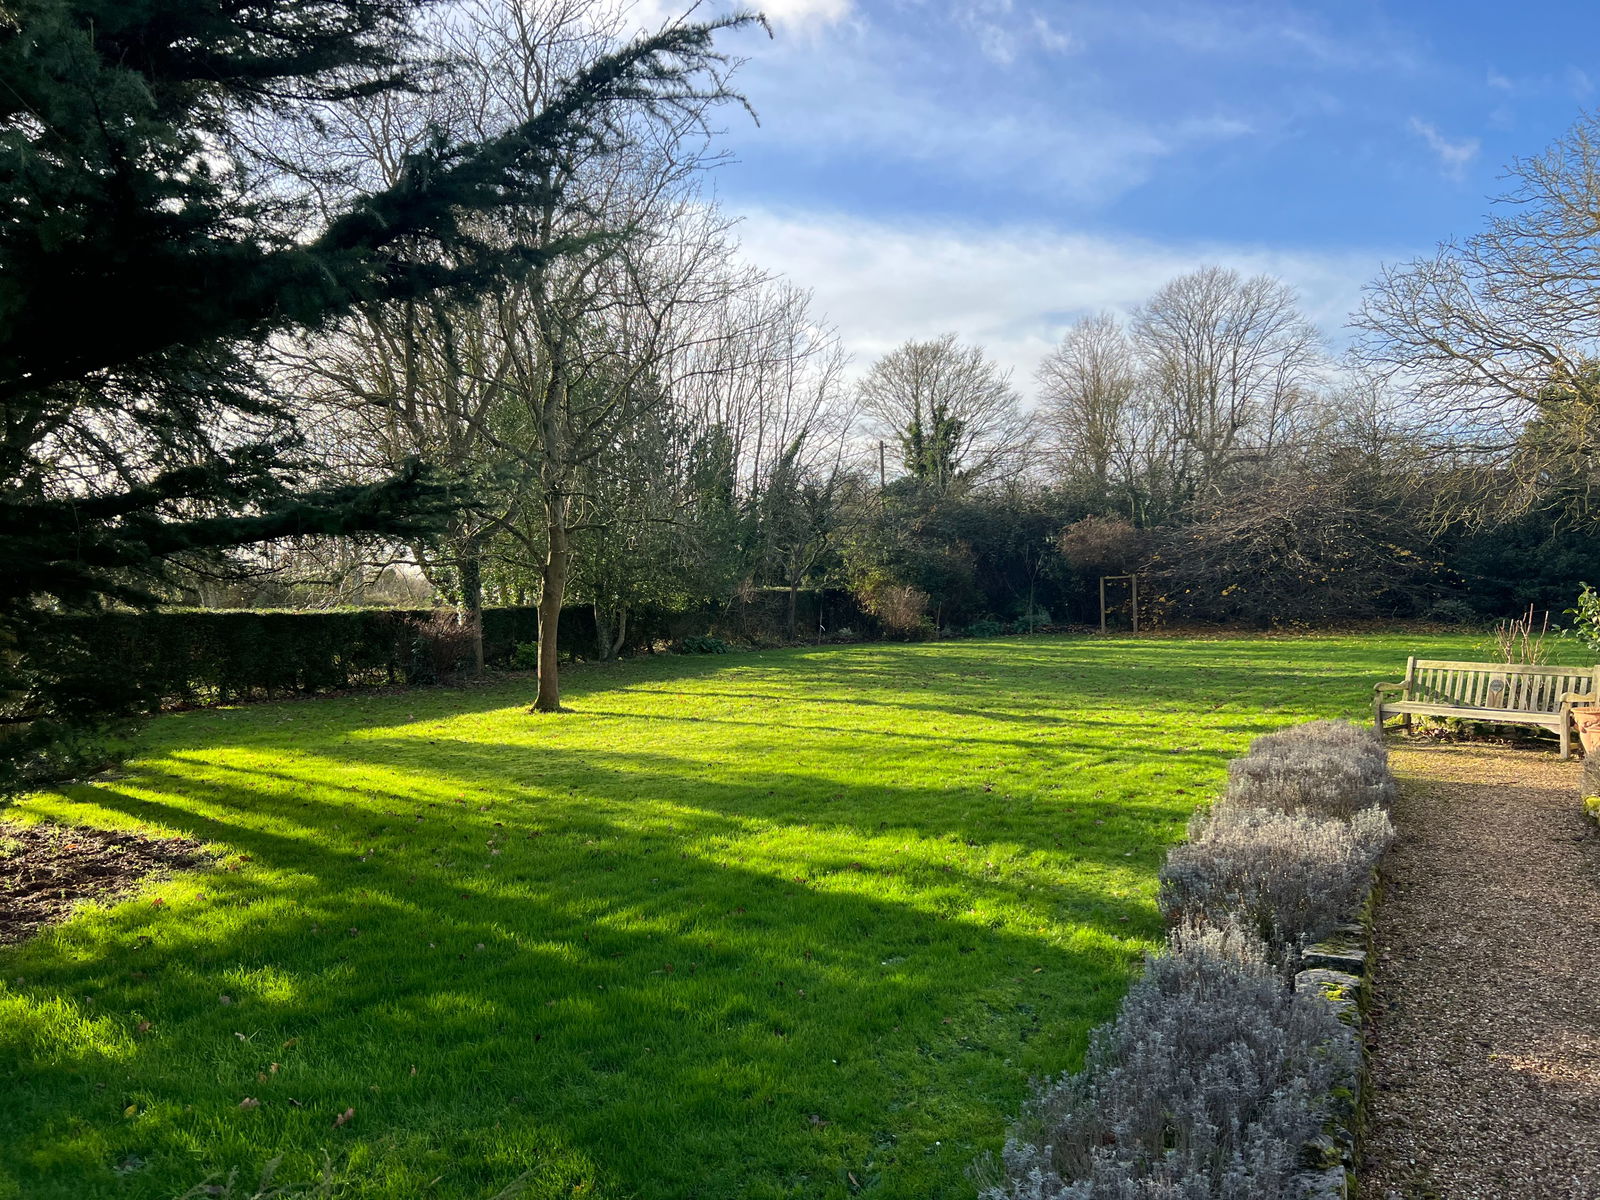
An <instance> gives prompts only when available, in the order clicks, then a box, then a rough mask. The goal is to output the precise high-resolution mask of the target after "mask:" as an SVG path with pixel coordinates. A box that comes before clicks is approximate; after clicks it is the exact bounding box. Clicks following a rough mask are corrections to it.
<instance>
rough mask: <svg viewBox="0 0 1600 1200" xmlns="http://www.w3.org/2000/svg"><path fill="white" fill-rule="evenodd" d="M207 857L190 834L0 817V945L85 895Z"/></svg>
mask: <svg viewBox="0 0 1600 1200" xmlns="http://www.w3.org/2000/svg"><path fill="white" fill-rule="evenodd" d="M206 860H207V855H206V854H205V852H204V851H203V850H202V849H201V846H200V843H199V842H197V841H194V840H192V839H190V838H151V837H145V836H143V835H142V834H137V833H127V832H121V833H110V832H106V831H104V830H99V829H82V828H76V827H73V826H67V825H48V824H39V825H13V824H9V823H6V822H0V945H6V944H8V943H12V942H20V941H23V940H24V939H26V938H30V937H32V936H33V935H34V934H36V933H38V932H39V930H41V929H43V928H44V927H45V926H46V925H50V924H53V923H54V922H56V921H62V920H65V919H66V918H67V917H68V916H69V915H71V913H72V910H73V909H74V908H76V907H77V906H78V905H79V904H81V903H83V902H84V901H85V900H110V899H115V898H116V897H117V896H119V895H121V894H123V893H125V892H127V891H129V890H131V889H132V888H133V887H134V886H136V885H137V884H138V883H139V882H140V881H141V880H143V879H144V878H146V877H147V876H149V875H153V874H158V873H159V874H164V873H166V872H169V871H173V870H179V869H182V868H184V867H192V866H196V865H198V864H200V863H202V862H205V861H206Z"/></svg>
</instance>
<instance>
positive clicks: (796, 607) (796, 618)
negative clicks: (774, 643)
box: [789, 579, 800, 642]
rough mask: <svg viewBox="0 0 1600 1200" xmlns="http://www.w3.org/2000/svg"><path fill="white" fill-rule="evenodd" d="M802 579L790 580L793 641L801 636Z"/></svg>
mask: <svg viewBox="0 0 1600 1200" xmlns="http://www.w3.org/2000/svg"><path fill="white" fill-rule="evenodd" d="M799 624H800V581H799V580H798V579H791V580H789V640H790V641H791V642H792V641H794V640H795V639H796V638H798V637H799V636H800V634H799V632H798V626H799Z"/></svg>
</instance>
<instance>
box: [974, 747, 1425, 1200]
mask: <svg viewBox="0 0 1600 1200" xmlns="http://www.w3.org/2000/svg"><path fill="white" fill-rule="evenodd" d="M1393 796H1394V780H1393V777H1392V776H1391V775H1390V774H1389V767H1388V756H1387V753H1386V751H1385V750H1384V747H1383V744H1382V742H1381V741H1380V740H1379V739H1378V738H1377V736H1376V735H1375V734H1374V733H1372V732H1371V731H1370V730H1367V729H1365V728H1362V727H1359V726H1356V725H1352V724H1350V723H1348V722H1344V721H1313V722H1310V723H1309V724H1306V725H1300V726H1296V727H1294V728H1291V729H1286V730H1283V731H1281V732H1279V733H1274V734H1269V735H1266V736H1264V737H1260V738H1257V739H1256V740H1255V742H1254V743H1253V744H1252V745H1251V747H1250V753H1249V754H1248V755H1247V756H1246V757H1244V758H1242V759H1239V760H1236V761H1235V762H1234V763H1232V764H1230V767H1229V777H1228V788H1227V792H1226V793H1225V795H1224V796H1223V798H1222V799H1221V800H1219V801H1218V802H1217V804H1216V805H1215V806H1214V807H1213V808H1212V809H1211V810H1210V811H1209V812H1205V813H1199V814H1196V816H1195V818H1194V819H1193V820H1192V821H1191V823H1190V829H1189V841H1188V842H1186V843H1184V844H1183V845H1179V846H1175V847H1173V849H1172V850H1171V851H1170V852H1169V854H1168V856H1167V862H1166V865H1165V866H1164V867H1163V868H1162V871H1161V880H1160V895H1159V903H1160V905H1161V909H1162V912H1163V913H1164V914H1165V915H1166V917H1167V919H1168V922H1169V924H1170V925H1171V927H1172V928H1171V933H1170V936H1169V939H1168V945H1167V949H1166V952H1165V953H1163V954H1160V955H1156V956H1153V957H1151V958H1149V959H1147V961H1146V964H1145V971H1144V974H1143V976H1142V977H1141V978H1140V979H1139V981H1138V982H1137V983H1135V984H1134V985H1133V987H1132V988H1130V989H1129V991H1128V995H1127V996H1126V998H1125V999H1124V1000H1123V1003H1122V1007H1121V1009H1120V1010H1119V1012H1118V1015H1117V1017H1116V1019H1115V1020H1114V1021H1112V1022H1111V1023H1110V1024H1108V1025H1104V1026H1102V1027H1101V1028H1100V1029H1098V1030H1097V1031H1096V1032H1095V1034H1094V1036H1093V1038H1092V1040H1091V1043H1090V1049H1089V1053H1088V1056H1087V1059H1086V1061H1085V1064H1084V1069H1083V1070H1082V1071H1080V1072H1078V1073H1076V1074H1071V1075H1065V1076H1061V1077H1059V1078H1057V1079H1053V1080H1045V1081H1043V1082H1040V1083H1037V1084H1035V1086H1034V1093H1033V1098H1032V1100H1031V1101H1030V1102H1029V1103H1028V1105H1027V1107H1026V1108H1025V1110H1024V1113H1023V1116H1022V1119H1021V1121H1020V1122H1019V1123H1018V1125H1017V1127H1016V1128H1015V1129H1014V1130H1013V1132H1012V1136H1011V1137H1010V1138H1009V1139H1008V1140H1007V1142H1006V1147H1005V1151H1004V1153H1003V1155H1002V1157H1001V1162H1000V1170H999V1171H998V1172H996V1171H994V1167H993V1163H992V1162H991V1163H990V1164H989V1166H988V1170H989V1172H990V1174H991V1175H994V1176H996V1178H994V1179H992V1180H990V1181H987V1183H986V1184H985V1185H984V1187H983V1192H982V1200H1291V1198H1293V1197H1297V1196H1298V1195H1299V1194H1300V1193H1299V1191H1298V1187H1299V1183H1298V1180H1297V1176H1296V1168H1297V1165H1298V1160H1299V1156H1300V1153H1301V1150H1302V1148H1303V1147H1304V1146H1305V1145H1306V1143H1308V1142H1309V1141H1311V1140H1312V1138H1314V1137H1315V1136H1316V1135H1317V1134H1318V1133H1320V1132H1321V1131H1322V1129H1323V1127H1324V1125H1325V1124H1326V1122H1327V1120H1328V1118H1329V1115H1330V1110H1331V1107H1332V1104H1333V1097H1334V1093H1335V1090H1336V1089H1338V1088H1341V1087H1344V1086H1347V1085H1348V1084H1349V1082H1350V1081H1351V1080H1353V1079H1354V1078H1355V1075H1356V1072H1357V1071H1358V1069H1359V1061H1358V1054H1357V1051H1356V1048H1355V1043H1354V1041H1353V1039H1352V1036H1351V1034H1350V1031H1349V1030H1348V1029H1346V1028H1345V1026H1344V1025H1343V1024H1341V1022H1340V1021H1339V1019H1338V1017H1337V1016H1336V1015H1335V1013H1334V1010H1333V1008H1332V1007H1331V1006H1330V1005H1329V1004H1328V1003H1327V1002H1326V1001H1325V1000H1324V999H1323V998H1322V997H1321V996H1319V995H1316V994H1311V993H1304V992H1296V991H1295V989H1294V988H1293V986H1292V982H1291V976H1292V972H1293V971H1294V969H1295V966H1296V964H1297V962H1298V959H1299V956H1300V953H1301V951H1302V950H1303V949H1304V948H1305V946H1306V945H1307V944H1309V943H1310V942H1312V941H1314V940H1316V939H1317V938H1318V937H1320V936H1322V935H1323V934H1325V933H1327V932H1328V931H1329V930H1330V929H1331V928H1332V927H1333V926H1334V925H1336V924H1338V923H1339V922H1340V921H1342V920H1344V919H1346V918H1348V917H1349V916H1351V915H1352V914H1353V912H1354V910H1355V908H1356V906H1357V905H1358V904H1359V903H1360V901H1361V899H1362V897H1363V896H1364V895H1365V893H1366V890H1367V886H1368V883H1369V881H1370V879H1371V875H1372V871H1373V869H1374V867H1375V866H1376V864H1377V862H1378V859H1379V858H1380V857H1381V855H1382V854H1383V851H1384V850H1385V848H1386V847H1387V846H1388V845H1389V843H1390V841H1392V840H1393V837H1394V829H1393V827H1392V826H1391V825H1390V823H1389V817H1388V814H1387V812H1386V811H1385V810H1386V808H1387V806H1388V804H1389V802H1390V801H1391V800H1392V798H1393ZM980 1174H981V1172H980Z"/></svg>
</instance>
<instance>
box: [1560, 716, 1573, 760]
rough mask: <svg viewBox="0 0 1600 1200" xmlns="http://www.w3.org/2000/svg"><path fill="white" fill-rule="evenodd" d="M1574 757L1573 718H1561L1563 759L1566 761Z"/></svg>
mask: <svg viewBox="0 0 1600 1200" xmlns="http://www.w3.org/2000/svg"><path fill="white" fill-rule="evenodd" d="M1571 757H1572V718H1571V717H1569V716H1563V717H1562V718H1561V761H1562V762H1566V761H1567V759H1569V758H1571Z"/></svg>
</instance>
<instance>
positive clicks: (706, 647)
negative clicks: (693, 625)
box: [678, 634, 728, 654]
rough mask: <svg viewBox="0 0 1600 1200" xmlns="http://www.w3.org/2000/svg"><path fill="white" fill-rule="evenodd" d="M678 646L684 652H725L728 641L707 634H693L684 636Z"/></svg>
mask: <svg viewBox="0 0 1600 1200" xmlns="http://www.w3.org/2000/svg"><path fill="white" fill-rule="evenodd" d="M678 648H679V650H680V651H681V652H682V653H684V654H726V653H727V652H728V643H727V642H725V641H723V640H722V639H721V638H719V637H711V636H710V635H709V634H695V635H694V636H692V637H686V638H684V639H683V641H682V642H680V643H679V644H678Z"/></svg>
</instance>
